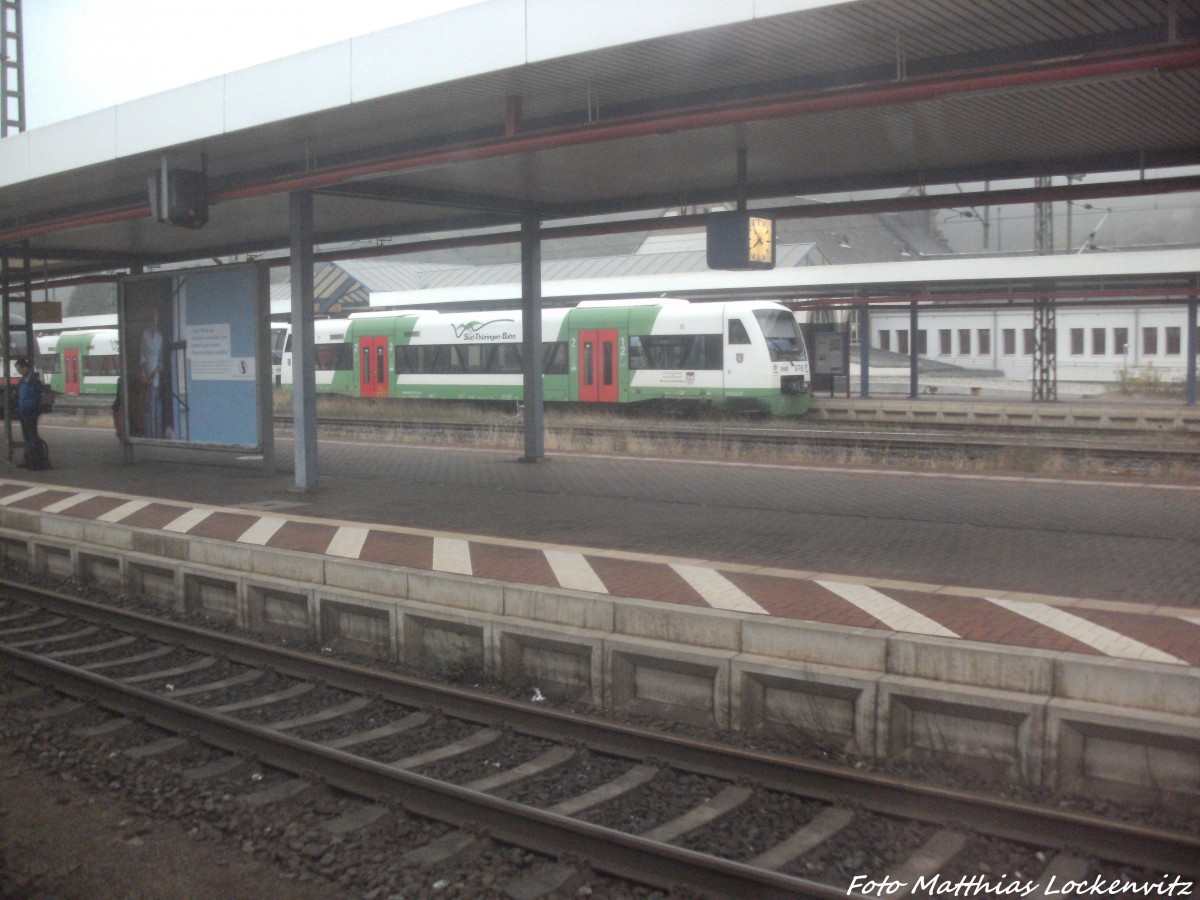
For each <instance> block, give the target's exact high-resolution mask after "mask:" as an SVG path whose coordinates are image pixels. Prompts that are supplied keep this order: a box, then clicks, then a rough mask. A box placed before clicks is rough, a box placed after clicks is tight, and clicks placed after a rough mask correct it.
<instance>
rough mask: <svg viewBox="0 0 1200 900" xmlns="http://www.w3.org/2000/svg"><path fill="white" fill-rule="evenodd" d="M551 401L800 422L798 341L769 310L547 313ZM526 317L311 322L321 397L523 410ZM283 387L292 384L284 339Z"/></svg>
mask: <svg viewBox="0 0 1200 900" xmlns="http://www.w3.org/2000/svg"><path fill="white" fill-rule="evenodd" d="M542 337H543V342H542V373H543V378H544V381H543V397H544V399H545V400H546V401H547V402H568V403H592V404H619V403H639V402H650V401H664V402H665V401H670V402H691V403H697V404H703V405H708V406H712V407H715V408H719V409H736V410H761V411H765V412H769V413H772V414H775V415H802V414H803V413H805V412H806V411H807V410H808V406H809V400H810V398H811V392H810V375H809V362H808V354H807V352H806V350H805V345H804V337H803V335H802V333H801V331H800V327H799V325H798V324H797V322H796V317H795V315H794V314H793V313H792V311H791V310H789V309H788V308H787V307H785V306H783V305H782V304H779V303H774V302H770V301H737V302H728V303H691V302H688V301H686V300H674V299H671V300H667V299H664V300H647V301H586V302H583V303H580V304H579V305H578V306H576V307H573V308H571V309H547V310H544V311H543V313H542ZM521 353H522V345H521V312H520V311H519V310H508V311H502V312H470V313H439V312H429V311H424V310H412V311H405V312H372V313H360V314H356V315H352V316H351V317H350V318H348V319H326V320H318V321H317V322H316V323H315V354H314V356H315V361H316V362H315V365H316V384H317V390H318V391H321V392H329V393H337V394H344V395H347V396H353V397H375V398H381V397H400V398H413V399H432V400H502V401H519V400H521V399H522V397H523V394H524V390H523V375H522V358H521ZM280 375H281V378H280V381H281V383H282V384H284V385H290V384H291V382H292V353H291V342H290V338H289V340H287V341H286V342H285V344H284V349H283V353H282V355H281V371H280Z"/></svg>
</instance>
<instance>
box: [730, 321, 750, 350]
mask: <svg viewBox="0 0 1200 900" xmlns="http://www.w3.org/2000/svg"><path fill="white" fill-rule="evenodd" d="M729 343H731V344H748V343H750V332H748V331H747V330H746V325H745V323H744V322H742V320H741V319H730V320H729Z"/></svg>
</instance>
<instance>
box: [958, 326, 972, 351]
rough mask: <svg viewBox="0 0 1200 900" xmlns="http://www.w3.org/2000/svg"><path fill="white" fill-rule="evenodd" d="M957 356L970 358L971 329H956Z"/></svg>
mask: <svg viewBox="0 0 1200 900" xmlns="http://www.w3.org/2000/svg"><path fill="white" fill-rule="evenodd" d="M958 355H959V356H970V355H971V329H970V328H960V329H958Z"/></svg>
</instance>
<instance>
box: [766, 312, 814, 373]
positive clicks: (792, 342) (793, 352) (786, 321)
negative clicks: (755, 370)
mask: <svg viewBox="0 0 1200 900" xmlns="http://www.w3.org/2000/svg"><path fill="white" fill-rule="evenodd" d="M754 318H756V319H758V327H759V328H761V329H762V333H763V335H764V336H765V337H766V339H767V347H768V348H769V349H770V351H771V360H772V361H773V362H801V361H803V360H806V359H808V353H807V352H805V349H804V335H802V334H801V333H800V326H799V325H798V324H797V323H796V317H795V316H794V315H792V313H791V312H789V311H788V310H785V309H756V310H755V311H754Z"/></svg>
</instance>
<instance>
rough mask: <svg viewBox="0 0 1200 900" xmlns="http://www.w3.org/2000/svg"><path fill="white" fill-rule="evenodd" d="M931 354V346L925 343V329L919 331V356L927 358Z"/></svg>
mask: <svg viewBox="0 0 1200 900" xmlns="http://www.w3.org/2000/svg"><path fill="white" fill-rule="evenodd" d="M928 354H929V345H928V344H926V343H925V329H924V328H920V329H918V330H917V356H927V355H928Z"/></svg>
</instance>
